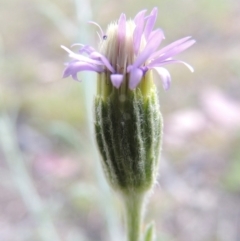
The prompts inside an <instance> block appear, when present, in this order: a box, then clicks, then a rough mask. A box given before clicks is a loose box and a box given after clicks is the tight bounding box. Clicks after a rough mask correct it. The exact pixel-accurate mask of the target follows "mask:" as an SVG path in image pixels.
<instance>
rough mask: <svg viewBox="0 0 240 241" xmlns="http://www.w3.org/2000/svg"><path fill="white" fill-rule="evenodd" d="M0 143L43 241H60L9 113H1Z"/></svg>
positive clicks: (12, 175) (13, 177)
mask: <svg viewBox="0 0 240 241" xmlns="http://www.w3.org/2000/svg"><path fill="white" fill-rule="evenodd" d="M0 144H1V146H2V151H3V154H4V156H5V160H6V162H7V164H8V167H9V169H10V173H11V177H12V179H13V180H14V181H15V184H16V187H17V189H18V191H19V192H20V194H21V197H22V199H23V201H24V203H25V205H26V207H27V209H28V210H29V212H30V213H31V214H32V216H33V217H34V219H35V220H36V222H37V225H38V227H37V230H38V232H39V235H40V237H41V240H42V241H60V240H61V239H60V238H59V237H58V234H57V232H56V230H55V227H54V225H53V222H52V220H51V217H50V216H49V214H48V212H47V210H45V208H44V205H43V203H42V201H41V198H40V197H39V195H38V193H37V191H36V188H35V186H34V184H33V180H32V178H31V176H30V175H29V172H28V170H27V167H26V165H25V162H26V161H25V159H24V156H23V154H22V153H21V151H20V150H19V147H18V142H17V138H16V134H15V128H14V122H13V121H12V120H11V119H10V118H9V117H8V116H7V115H0Z"/></svg>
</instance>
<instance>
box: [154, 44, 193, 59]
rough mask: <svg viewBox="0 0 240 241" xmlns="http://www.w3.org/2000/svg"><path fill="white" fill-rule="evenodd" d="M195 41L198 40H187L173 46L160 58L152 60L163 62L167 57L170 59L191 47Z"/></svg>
mask: <svg viewBox="0 0 240 241" xmlns="http://www.w3.org/2000/svg"><path fill="white" fill-rule="evenodd" d="M195 42H196V41H195V40H189V41H187V42H185V43H183V44H181V45H177V46H175V47H173V48H171V49H170V50H168V52H166V53H165V54H163V55H162V56H160V57H159V58H156V59H155V60H153V61H152V62H151V64H155V63H161V62H163V61H165V60H166V59H169V58H170V57H173V56H174V55H177V54H179V53H180V52H182V51H184V50H185V49H187V48H189V47H190V46H192V45H193V44H194V43H195Z"/></svg>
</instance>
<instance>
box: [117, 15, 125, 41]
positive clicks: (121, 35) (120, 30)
mask: <svg viewBox="0 0 240 241" xmlns="http://www.w3.org/2000/svg"><path fill="white" fill-rule="evenodd" d="M125 35H126V15H125V14H123V13H122V14H121V15H120V18H119V20H118V41H119V43H122V42H123V41H124V39H125Z"/></svg>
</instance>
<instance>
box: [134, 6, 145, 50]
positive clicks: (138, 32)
mask: <svg viewBox="0 0 240 241" xmlns="http://www.w3.org/2000/svg"><path fill="white" fill-rule="evenodd" d="M146 11H147V10H142V11H141V12H139V13H138V14H137V15H136V17H135V18H134V22H135V24H136V27H135V29H134V32H133V46H134V53H135V54H137V53H138V51H139V48H140V44H141V39H142V34H143V29H144V21H145V18H144V16H145V13H146Z"/></svg>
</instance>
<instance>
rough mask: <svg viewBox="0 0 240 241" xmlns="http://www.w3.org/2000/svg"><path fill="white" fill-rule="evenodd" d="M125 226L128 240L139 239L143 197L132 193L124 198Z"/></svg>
mask: <svg viewBox="0 0 240 241" xmlns="http://www.w3.org/2000/svg"><path fill="white" fill-rule="evenodd" d="M125 208H126V220H125V222H126V228H127V235H128V239H127V240H128V241H141V226H142V220H143V208H144V197H143V195H137V194H132V195H129V196H127V197H126V198H125Z"/></svg>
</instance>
